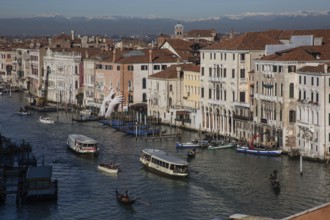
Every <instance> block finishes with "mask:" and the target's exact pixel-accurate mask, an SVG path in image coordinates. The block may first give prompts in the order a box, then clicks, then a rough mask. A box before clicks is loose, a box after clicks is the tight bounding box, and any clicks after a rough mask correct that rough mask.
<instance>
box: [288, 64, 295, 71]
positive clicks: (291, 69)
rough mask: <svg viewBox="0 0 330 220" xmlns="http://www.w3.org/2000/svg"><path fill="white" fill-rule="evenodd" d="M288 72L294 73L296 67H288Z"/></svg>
mask: <svg viewBox="0 0 330 220" xmlns="http://www.w3.org/2000/svg"><path fill="white" fill-rule="evenodd" d="M288 71H289V73H292V72H296V66H292V65H290V66H288Z"/></svg>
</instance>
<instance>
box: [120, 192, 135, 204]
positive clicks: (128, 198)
mask: <svg viewBox="0 0 330 220" xmlns="http://www.w3.org/2000/svg"><path fill="white" fill-rule="evenodd" d="M116 198H117V201H118V202H121V203H123V204H126V205H132V204H133V203H134V202H135V201H136V197H135V196H128V193H127V191H126V193H125V194H121V193H119V192H118V190H116Z"/></svg>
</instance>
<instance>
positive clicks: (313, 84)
mask: <svg viewBox="0 0 330 220" xmlns="http://www.w3.org/2000/svg"><path fill="white" fill-rule="evenodd" d="M328 51H329V50H328ZM327 53H328V54H329V52H327ZM327 56H328V58H327V59H329V58H330V57H329V55H327ZM329 64H330V63H325V64H320V65H317V66H316V65H315V64H313V65H307V66H304V67H302V68H300V69H298V70H297V78H298V82H297V92H298V97H297V98H298V99H297V100H298V101H297V116H296V118H297V121H296V137H295V139H296V143H295V144H296V146H297V147H298V148H299V150H300V152H301V153H302V155H303V156H306V157H310V158H318V159H329V158H330V76H329V73H330V66H329Z"/></svg>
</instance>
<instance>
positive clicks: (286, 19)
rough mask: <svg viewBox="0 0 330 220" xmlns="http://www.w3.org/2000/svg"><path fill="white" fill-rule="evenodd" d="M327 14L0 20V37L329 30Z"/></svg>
mask: <svg viewBox="0 0 330 220" xmlns="http://www.w3.org/2000/svg"><path fill="white" fill-rule="evenodd" d="M329 21H330V11H327V12H322V13H312V12H297V13H291V14H288V13H286V14H248V15H239V16H230V17H229V16H228V17H217V18H210V19H196V20H192V21H178V20H175V19H164V18H136V17H119V16H117V17H99V18H87V17H72V18H66V17H64V16H59V15H56V16H48V17H45V16H44V17H42V16H40V17H31V18H2V19H0V35H1V36H13V35H25V36H35V35H55V34H59V33H62V32H64V33H67V34H69V33H70V31H71V30H74V31H75V33H77V34H81V35H96V34H98V35H108V36H112V35H126V36H127V35H140V36H143V35H154V34H156V35H158V34H161V33H164V34H173V33H174V25H175V24H177V23H178V22H180V23H181V24H183V25H184V30H185V31H189V30H194V29H215V30H216V31H217V32H219V33H225V32H230V31H232V30H233V31H235V32H247V31H263V30H268V29H328V28H330V23H329Z"/></svg>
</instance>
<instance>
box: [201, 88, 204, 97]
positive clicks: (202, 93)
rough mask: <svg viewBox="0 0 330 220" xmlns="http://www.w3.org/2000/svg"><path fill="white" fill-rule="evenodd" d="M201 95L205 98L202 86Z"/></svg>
mask: <svg viewBox="0 0 330 220" xmlns="http://www.w3.org/2000/svg"><path fill="white" fill-rule="evenodd" d="M201 97H202V98H204V88H201Z"/></svg>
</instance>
